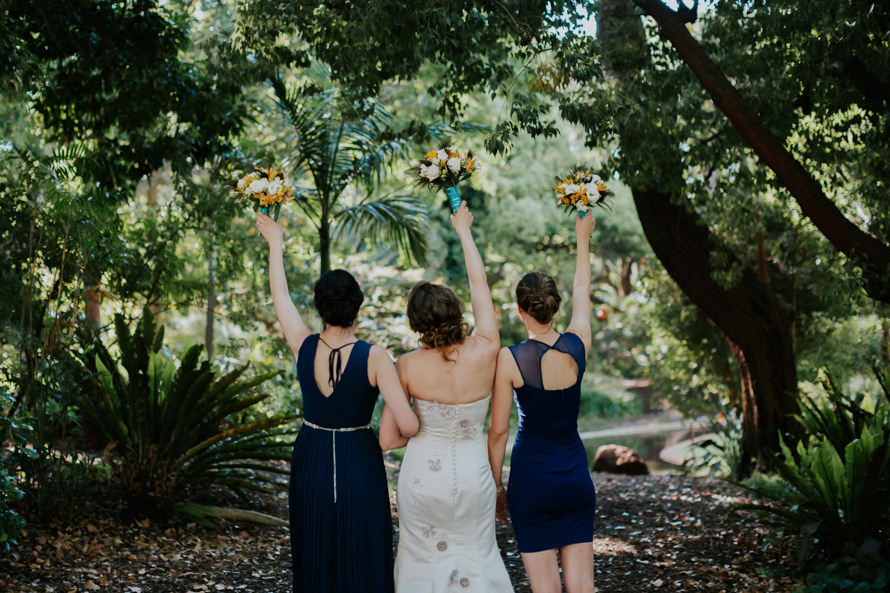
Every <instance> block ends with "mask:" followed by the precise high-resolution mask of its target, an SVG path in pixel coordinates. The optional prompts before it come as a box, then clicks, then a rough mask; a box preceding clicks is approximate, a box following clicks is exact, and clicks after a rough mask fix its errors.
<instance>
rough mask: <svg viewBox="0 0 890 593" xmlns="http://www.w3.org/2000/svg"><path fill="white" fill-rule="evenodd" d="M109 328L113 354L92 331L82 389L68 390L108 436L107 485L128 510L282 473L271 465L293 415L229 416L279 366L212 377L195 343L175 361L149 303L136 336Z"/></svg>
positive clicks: (284, 451)
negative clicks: (241, 419)
mask: <svg viewBox="0 0 890 593" xmlns="http://www.w3.org/2000/svg"><path fill="white" fill-rule="evenodd" d="M115 331H116V335H117V342H118V346H119V353H120V354H119V357H118V358H117V359H116V358H115V357H113V356H112V354H111V353H110V352H109V350H108V348H106V346H105V345H104V344H103V343H102V342H101V340H100V339H99V337H98V336H97V335H95V334H93V335H91V336H90V337H89V348H87V349H86V350H85V351H84V352H83V353H81V354H79V355H77V359H78V361H79V363H80V367H79V368H80V369H81V371H82V373H83V380H82V382H81V384H82V386H83V388H82V389H81V391H80V392H79V393H77V394H75V396H74V397H75V401H76V403H77V405H78V406H79V407H80V408H81V409H82V410H83V412H84V413H85V415H86V416H87V418H88V419H89V421H91V422H92V423H93V424H94V425H95V426H96V427H97V428H98V429H100V430H101V431H102V432H103V433H104V435H105V436H106V437H107V439H108V441H109V447H108V448H107V450H108V451H109V454H108V455H106V457H107V458H108V460H109V464H110V465H111V468H112V480H113V483H114V484H115V485H116V486H118V487H119V488H120V490H121V492H122V494H123V496H124V499H125V502H126V504H127V505H128V506H129V507H130V508H131V509H132V510H137V511H152V510H159V509H165V508H169V505H170V504H171V503H173V502H175V500H176V499H177V497H180V496H182V495H183V493H184V492H185V490H186V489H187V488H203V487H206V486H208V485H211V484H215V485H220V486H224V487H226V488H229V489H231V490H232V491H234V492H235V493H236V494H239V495H243V494H244V493H245V491H246V490H267V489H268V486H269V484H270V483H271V481H272V478H271V477H270V476H269V475H268V472H272V473H281V474H283V473H286V472H287V469H286V468H283V467H282V466H281V464H277V463H275V462H276V461H281V460H287V459H289V457H290V455H289V452H290V443H291V442H292V440H293V436H294V435H295V429H294V428H293V426H292V425H291V426H289V423H290V422H291V421H292V420H293V418H290V417H276V418H266V419H262V420H259V421H256V422H250V423H247V424H238V423H237V422H235V421H234V420H233V417H235V415H236V414H238V413H239V412H242V411H244V410H246V409H248V408H250V407H251V406H253V405H255V404H257V403H259V402H261V401H263V400H264V399H266V398H267V397H268V394H266V393H259V392H257V391H256V387H257V386H259V385H261V384H262V383H263V382H265V381H267V380H269V379H270V378H271V377H273V376H275V375H277V374H278V371H276V372H270V373H264V374H261V375H258V376H256V377H253V378H250V379H244V378H243V375H244V373H245V371H246V370H247V368H248V365H246V364H245V365H244V366H241V367H239V368H237V369H235V370H233V371H231V372H229V373H227V374H225V375H223V376H221V377H217V373H216V371H215V370H214V369H213V367H212V365H211V363H210V362H209V361H207V360H203V361H202V360H200V356H201V352H202V350H203V347H202V346H197V345H196V346H192V347H191V348H189V349H188V350H187V351H186V352H185V354H184V355H183V357H182V360H181V361H180V362H179V364H178V365H177V364H176V363H175V362H174V360H172V359H171V358H170V357H168V356H166V355H164V354H163V353H162V352H161V347H162V344H163V339H164V329H163V327H160V328H156V327H155V321H154V316H153V315H152V313H151V311H150V310H149V309H147V308H146V309H145V310H144V312H143V315H142V318H141V319H140V320H139V323H138V325H137V328H136V331H135V332H134V333H132V334H131V333H130V330H129V327H128V326H127V323H126V322H125V321H124V319H123V317H122V316H120V315H117V316H116V317H115Z"/></svg>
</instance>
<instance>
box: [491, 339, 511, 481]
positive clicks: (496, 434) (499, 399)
mask: <svg viewBox="0 0 890 593" xmlns="http://www.w3.org/2000/svg"><path fill="white" fill-rule="evenodd" d="M515 367H516V363H515V361H514V360H513V355H512V354H511V353H510V349H509V348H501V350H500V352H499V353H498V364H497V371H496V372H495V375H494V394H493V395H492V398H491V420H490V421H489V424H488V462H489V463H490V464H491V474H492V476H493V477H494V483H495V485H496V486H501V485H502V481H501V474H502V472H503V468H504V456H505V455H506V451H507V437H508V436H509V434H510V411H511V410H512V409H513V376H512V375H513V373H512V371H513V370H514V369H515Z"/></svg>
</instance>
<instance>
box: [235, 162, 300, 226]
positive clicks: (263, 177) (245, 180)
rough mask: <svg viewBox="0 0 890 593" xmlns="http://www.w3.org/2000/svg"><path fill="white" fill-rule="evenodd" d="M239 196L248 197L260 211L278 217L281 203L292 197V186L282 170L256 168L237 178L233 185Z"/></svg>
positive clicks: (288, 200) (285, 202)
mask: <svg viewBox="0 0 890 593" xmlns="http://www.w3.org/2000/svg"><path fill="white" fill-rule="evenodd" d="M235 189H236V193H237V195H238V196H239V197H242V198H248V200H249V201H250V202H251V203H253V204H254V205H258V206H259V207H260V212H262V213H263V214H269V212H270V209H271V210H272V212H273V218H275V219H277V218H278V213H279V212H280V211H281V205H282V204H287V203H288V202H290V201H291V200H293V199H294V186H293V185H291V182H290V181H288V180H287V177H285V176H284V171H281V170H280V169H273V168H271V167H270V168H267V169H264V168H257V169H254V170H253V171H251V172H250V173H248V174H247V175H245V176H244V177H242V178H241V179H239V180H238V183H237V184H236V186H235Z"/></svg>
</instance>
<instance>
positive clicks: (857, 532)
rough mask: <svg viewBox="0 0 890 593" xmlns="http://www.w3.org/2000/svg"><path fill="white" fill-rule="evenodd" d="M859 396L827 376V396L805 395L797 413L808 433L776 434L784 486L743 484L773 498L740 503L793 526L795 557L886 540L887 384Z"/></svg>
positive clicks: (889, 492) (889, 475)
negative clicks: (797, 436) (797, 437)
mask: <svg viewBox="0 0 890 593" xmlns="http://www.w3.org/2000/svg"><path fill="white" fill-rule="evenodd" d="M878 379H879V383H880V385H881V388H882V393H880V394H879V395H878V396H877V397H871V396H867V397H865V398H862V399H861V400H860V401H858V402H857V401H856V400H854V399H852V398H851V397H849V396H847V395H845V394H843V393H842V392H841V391H840V390H839V389H838V388H837V386H836V385H835V384H834V383H833V382H832V381H831V379H830V378H829V379H826V380H825V381H823V383H822V386H823V389H824V391H825V394H826V397H825V398H823V399H820V400H816V399H814V398H812V397H809V396H803V397H802V401H801V413H800V414H799V415H797V416H796V419H797V421H798V422H799V423H800V425H801V426H802V428H803V429H804V430H805V431H806V432H807V433H808V434H809V438H805V439H802V440H801V441H799V442H798V444H797V446H796V447H795V448H794V449H792V448H790V447H788V445H786V444H785V442H784V441H783V442H781V444H780V449H781V450H780V454H779V455H778V463H777V471H778V473H779V476H780V477H781V479H782V482H783V485H784V488H782V489H780V490H777V489H775V488H766V487H761V486H762V485H758V484H756V483H755V484H749V487H750V489H751V490H752V491H753V492H754V493H756V494H758V495H760V496H762V497H764V498H767V499H772V501H773V504H751V505H742V506H741V508H744V509H748V510H751V511H755V512H757V513H760V514H762V516H764V517H765V518H766V520H767V522H770V523H773V524H774V525H776V526H778V527H779V528H781V529H782V530H784V531H787V532H790V533H797V534H798V537H799V542H800V550H799V555H798V560H799V561H800V562H801V563H803V562H804V561H806V560H807V559H808V558H810V557H811V556H812V554H813V553H815V552H826V553H828V554H829V555H830V556H831V557H832V558H839V557H841V556H843V555H844V554H845V550H848V549H849V548H850V547H853V548H854V549H862V548H865V549H867V548H874V547H876V548H878V549H880V548H881V547H883V548H884V551H885V553H886V552H887V551H888V547H890V541H888V539H890V391H888V385H887V381H886V379H885V377H884V376H883V375H882V374H880V373H878Z"/></svg>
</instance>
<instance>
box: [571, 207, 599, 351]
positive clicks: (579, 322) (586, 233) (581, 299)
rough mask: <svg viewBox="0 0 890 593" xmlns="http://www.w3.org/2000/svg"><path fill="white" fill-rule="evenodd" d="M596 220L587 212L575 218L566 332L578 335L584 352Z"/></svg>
mask: <svg viewBox="0 0 890 593" xmlns="http://www.w3.org/2000/svg"><path fill="white" fill-rule="evenodd" d="M595 226H596V220H594V218H593V215H592V214H591V213H590V212H588V213H587V216H585V217H584V218H580V217H576V218H575V233H576V235H577V238H576V243H575V245H576V247H575V250H576V252H577V253H576V254H575V283H574V285H573V286H572V320H571V321H570V322H569V327H568V328H566V331H570V332H573V333H575V334H578V337H580V338H581V341H582V342H584V351H585V352H587V351H589V350H590V342H591V339H592V337H591V333H590V235H591V234H592V233H593V229H594V227H595Z"/></svg>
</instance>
